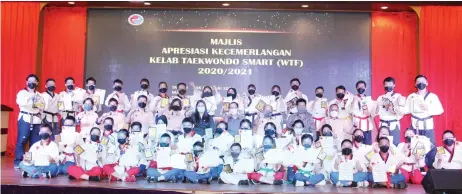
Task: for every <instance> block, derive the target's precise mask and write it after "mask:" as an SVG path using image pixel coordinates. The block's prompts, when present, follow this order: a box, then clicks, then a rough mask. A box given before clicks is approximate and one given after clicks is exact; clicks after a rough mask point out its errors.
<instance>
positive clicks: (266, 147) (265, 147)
mask: <svg viewBox="0 0 462 194" xmlns="http://www.w3.org/2000/svg"><path fill="white" fill-rule="evenodd" d="M272 148H273V145H263V149H265V150H269V149H272Z"/></svg>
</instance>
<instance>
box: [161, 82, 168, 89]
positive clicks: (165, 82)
mask: <svg viewBox="0 0 462 194" xmlns="http://www.w3.org/2000/svg"><path fill="white" fill-rule="evenodd" d="M162 84H165V86H167V88H168V84H167V82H164V81H161V82H159V87H160V85H162Z"/></svg>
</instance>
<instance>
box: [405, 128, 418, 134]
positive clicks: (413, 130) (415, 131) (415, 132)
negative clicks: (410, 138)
mask: <svg viewBox="0 0 462 194" xmlns="http://www.w3.org/2000/svg"><path fill="white" fill-rule="evenodd" d="M406 131H412V132H414V134H417V130H415V129H413V128H412V127H409V128H407V129H406V130H405V131H404V133H406Z"/></svg>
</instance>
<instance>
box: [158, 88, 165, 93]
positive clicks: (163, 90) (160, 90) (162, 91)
mask: <svg viewBox="0 0 462 194" xmlns="http://www.w3.org/2000/svg"><path fill="white" fill-rule="evenodd" d="M159 92H160V93H165V92H167V88H161V89H159Z"/></svg>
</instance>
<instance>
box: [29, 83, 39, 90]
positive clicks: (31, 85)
mask: <svg viewBox="0 0 462 194" xmlns="http://www.w3.org/2000/svg"><path fill="white" fill-rule="evenodd" d="M27 87H28V88H29V89H35V87H37V84H35V83H27Z"/></svg>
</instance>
